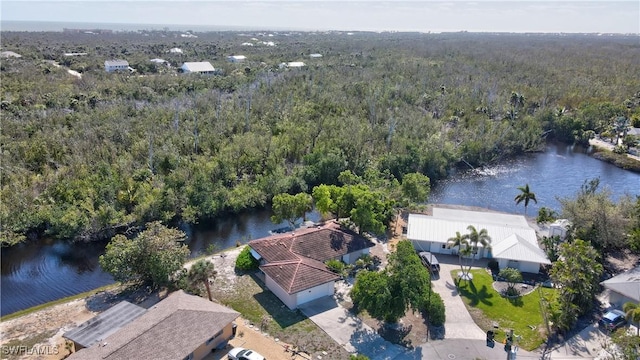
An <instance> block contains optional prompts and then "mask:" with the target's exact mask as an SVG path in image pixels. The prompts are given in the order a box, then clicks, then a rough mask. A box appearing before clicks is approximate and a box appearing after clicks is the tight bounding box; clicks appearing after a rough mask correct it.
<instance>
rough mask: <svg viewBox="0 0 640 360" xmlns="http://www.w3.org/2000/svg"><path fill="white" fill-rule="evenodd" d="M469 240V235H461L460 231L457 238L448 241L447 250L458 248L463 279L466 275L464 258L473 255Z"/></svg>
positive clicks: (457, 232)
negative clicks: (463, 263)
mask: <svg viewBox="0 0 640 360" xmlns="http://www.w3.org/2000/svg"><path fill="white" fill-rule="evenodd" d="M468 239H469V235H466V234H465V235H461V234H460V232H459V231H456V236H454V237H452V238H449V239H448V240H447V248H449V249H451V248H455V247H457V248H458V260H459V261H460V271H461V272H462V275H463V277H464V275H465V271H464V267H463V265H462V257H463V256H468V255H469V254H470V253H471V248H470V247H469V240H468Z"/></svg>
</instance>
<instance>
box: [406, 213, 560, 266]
mask: <svg viewBox="0 0 640 360" xmlns="http://www.w3.org/2000/svg"><path fill="white" fill-rule="evenodd" d="M469 225H473V226H474V227H475V228H476V229H477V230H478V231H480V230H481V229H487V233H488V234H489V236H490V237H491V247H490V249H485V248H483V247H481V246H480V248H479V249H478V253H477V255H476V258H493V259H496V260H497V261H498V265H499V266H500V268H501V269H504V268H506V267H510V268H515V269H519V270H520V271H522V272H528V273H538V272H539V271H540V265H548V264H551V262H550V261H549V258H547V255H546V254H545V252H544V251H543V250H542V249H541V248H540V247H539V245H538V238H537V235H536V231H535V230H534V229H532V228H531V227H529V224H528V223H527V220H526V218H525V217H524V216H521V215H512V214H502V213H490V212H477V211H467V210H456V209H445V208H433V216H428V215H423V214H409V221H408V223H407V239H408V240H410V241H411V243H412V244H413V247H414V248H415V249H416V250H417V251H428V252H431V253H434V254H457V252H458V249H456V248H449V247H448V246H447V241H448V239H450V238H452V237H454V236H455V235H456V232H460V234H466V233H468V230H467V227H468V226H469Z"/></svg>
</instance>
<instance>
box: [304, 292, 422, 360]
mask: <svg viewBox="0 0 640 360" xmlns="http://www.w3.org/2000/svg"><path fill="white" fill-rule="evenodd" d="M300 310H301V311H302V312H303V313H304V314H305V315H306V316H307V317H308V318H309V319H311V321H313V322H314V323H315V324H316V325H318V326H319V327H320V328H321V329H322V330H324V331H325V332H326V333H327V334H329V336H331V338H333V339H334V340H335V341H336V342H337V343H338V344H340V345H341V346H343V347H344V348H345V349H346V350H347V351H349V352H351V353H360V354H364V355H366V356H368V357H369V359H371V360H392V359H398V360H399V359H416V360H417V359H422V355H421V349H420V348H416V349H414V350H407V349H405V348H404V347H402V346H400V345H396V344H392V343H390V342H388V341H386V340H385V339H383V338H382V337H381V336H380V335H378V333H377V332H376V331H374V330H373V329H372V328H371V327H370V326H368V325H367V324H365V323H363V322H362V321H361V320H360V319H359V318H358V317H356V316H354V315H352V314H351V313H349V311H347V310H346V309H345V308H343V307H341V306H339V305H338V303H337V302H336V300H335V299H334V298H333V297H324V298H321V299H318V300H315V301H312V302H309V303H307V304H304V305H303V306H302V307H300Z"/></svg>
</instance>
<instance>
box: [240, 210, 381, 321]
mask: <svg viewBox="0 0 640 360" xmlns="http://www.w3.org/2000/svg"><path fill="white" fill-rule="evenodd" d="M373 246H374V244H373V243H372V242H371V241H370V240H368V239H367V238H365V237H363V236H361V235H358V234H356V233H354V232H353V231H351V230H346V229H343V228H341V227H340V225H339V224H337V223H336V222H335V221H329V222H327V223H325V224H324V225H321V226H314V227H311V228H307V229H297V230H296V231H294V232H290V233H286V234H279V235H274V236H270V237H266V238H263V239H259V240H253V241H251V242H249V247H250V248H251V253H252V255H253V256H254V257H255V258H256V259H258V260H259V261H260V263H261V265H260V270H261V271H262V272H263V273H264V274H265V284H266V285H267V287H268V288H269V289H270V290H271V291H272V292H273V293H274V294H275V295H276V296H278V298H280V300H282V302H284V303H285V305H287V306H288V307H289V308H290V309H295V308H297V307H298V306H299V305H302V304H304V303H306V302H309V301H311V300H315V299H317V298H320V297H323V296H329V295H333V291H334V283H335V281H336V280H338V279H340V277H339V276H338V275H337V274H335V273H333V272H332V271H330V270H329V269H328V268H327V267H326V265H325V264H324V262H325V261H327V260H331V259H336V260H342V261H344V262H345V263H348V264H350V263H353V262H355V261H356V260H357V259H358V258H359V257H360V256H361V255H363V254H368V253H369V249H370V248H371V247H373Z"/></svg>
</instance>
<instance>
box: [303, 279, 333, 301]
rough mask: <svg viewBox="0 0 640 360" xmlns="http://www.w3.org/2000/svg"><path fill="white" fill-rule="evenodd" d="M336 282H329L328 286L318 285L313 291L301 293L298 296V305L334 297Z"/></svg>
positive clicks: (308, 290)
mask: <svg viewBox="0 0 640 360" xmlns="http://www.w3.org/2000/svg"><path fill="white" fill-rule="evenodd" d="M333 288H334V282H333V281H331V282H328V283H326V284H322V285H318V286H316V287H313V288H311V289H307V290H303V291H300V292H299V293H298V294H297V296H298V301H297V304H298V306H300V305H302V304H304V303H307V302H309V301H312V300H315V299H319V298H321V297H323V296H332V295H333Z"/></svg>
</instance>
